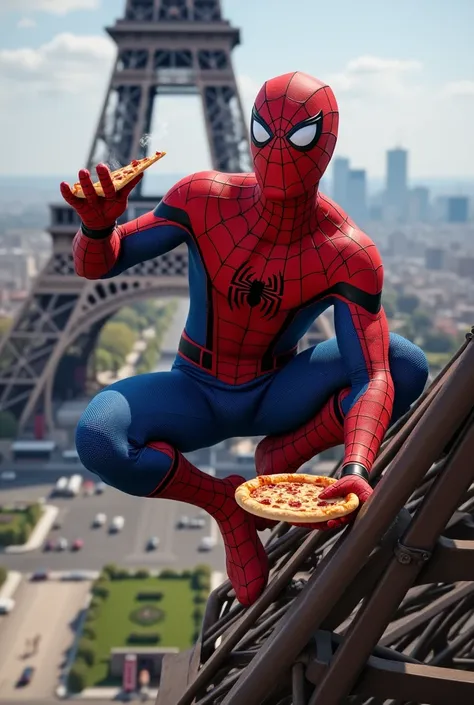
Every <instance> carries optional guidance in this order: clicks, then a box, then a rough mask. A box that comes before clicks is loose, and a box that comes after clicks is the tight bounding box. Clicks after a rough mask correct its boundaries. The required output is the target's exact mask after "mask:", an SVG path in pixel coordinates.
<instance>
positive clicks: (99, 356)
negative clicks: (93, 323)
mask: <svg viewBox="0 0 474 705" xmlns="http://www.w3.org/2000/svg"><path fill="white" fill-rule="evenodd" d="M94 364H95V369H96V371H97V372H108V371H109V370H112V369H113V367H114V358H113V355H112V354H111V353H110V352H109V351H108V350H105V349H104V348H96V350H95V353H94Z"/></svg>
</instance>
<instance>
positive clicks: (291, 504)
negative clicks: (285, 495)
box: [288, 499, 301, 508]
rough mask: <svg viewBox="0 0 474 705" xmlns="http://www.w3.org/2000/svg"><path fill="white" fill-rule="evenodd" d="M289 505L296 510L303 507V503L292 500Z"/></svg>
mask: <svg viewBox="0 0 474 705" xmlns="http://www.w3.org/2000/svg"><path fill="white" fill-rule="evenodd" d="M288 504H289V506H290V507H294V508H297V507H301V502H299V501H298V500H297V499H290V501H289V502H288Z"/></svg>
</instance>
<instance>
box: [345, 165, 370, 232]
mask: <svg viewBox="0 0 474 705" xmlns="http://www.w3.org/2000/svg"><path fill="white" fill-rule="evenodd" d="M347 212H348V214H349V216H350V217H351V218H352V220H353V221H354V222H355V223H356V224H357V225H363V224H364V223H366V222H367V219H368V211H367V174H366V172H365V170H364V169H350V171H349V178H348V180H347Z"/></svg>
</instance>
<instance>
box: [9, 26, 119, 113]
mask: <svg viewBox="0 0 474 705" xmlns="http://www.w3.org/2000/svg"><path fill="white" fill-rule="evenodd" d="M114 54H115V47H114V44H113V42H112V41H111V40H109V39H108V38H106V37H100V36H78V35H75V34H69V33H64V34H58V35H57V36H56V37H54V38H53V39H52V40H51V41H50V42H48V43H47V44H43V45H41V46H40V47H38V48H37V49H31V48H21V49H3V50H0V85H2V90H4V91H5V92H6V93H7V94H8V96H9V97H10V99H13V98H14V97H15V95H18V94H19V93H25V92H28V93H31V92H33V93H45V92H46V93H61V94H64V93H72V94H83V93H84V92H86V91H92V92H94V93H95V92H96V90H97V88H98V87H99V86H102V84H103V78H104V76H106V75H107V74H108V71H109V69H110V66H111V63H112V60H113V57H114Z"/></svg>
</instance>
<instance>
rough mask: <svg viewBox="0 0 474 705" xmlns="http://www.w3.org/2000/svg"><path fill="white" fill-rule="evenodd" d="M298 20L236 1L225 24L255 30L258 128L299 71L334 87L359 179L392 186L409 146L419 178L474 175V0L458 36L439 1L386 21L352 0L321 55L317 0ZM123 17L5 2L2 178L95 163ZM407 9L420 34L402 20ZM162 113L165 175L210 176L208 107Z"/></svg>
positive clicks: (98, 5)
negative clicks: (396, 154)
mask: <svg viewBox="0 0 474 705" xmlns="http://www.w3.org/2000/svg"><path fill="white" fill-rule="evenodd" d="M12 8H16V10H15V11H13V9H12ZM287 10H288V6H287V3H283V2H273V3H270V2H269V1H267V0H262V1H261V2H260V3H259V5H258V7H256V8H253V9H252V13H250V12H249V9H248V6H247V8H245V7H243V4H239V3H237V2H236V1H235V0H227V2H225V3H224V4H223V13H224V16H225V18H226V19H228V20H229V21H231V23H232V24H233V25H235V26H237V27H240V28H241V29H242V39H243V46H242V47H241V48H239V49H238V50H237V51H236V52H235V56H233V59H234V67H235V70H236V74H237V76H238V79H239V85H240V90H241V94H242V100H243V103H244V108H245V112H246V117H248V115H249V112H250V108H251V104H252V102H253V99H254V97H255V94H256V92H257V91H258V89H259V87H260V85H261V83H262V82H263V81H264V80H265V79H266V78H268V77H269V76H271V75H275V74H277V73H283V72H286V71H291V70H294V69H299V70H303V71H308V72H310V73H316V74H317V75H319V77H320V78H322V79H324V80H327V81H328V82H329V83H330V84H331V85H333V87H334V90H335V92H336V95H337V97H338V100H339V103H340V109H341V130H340V141H339V145H338V148H337V153H336V154H337V156H342V155H347V156H348V157H349V158H350V159H351V162H352V163H353V164H354V168H358V169H366V170H367V172H368V173H369V174H371V175H372V176H374V177H380V176H381V175H382V174H383V171H384V156H383V155H384V152H385V151H386V150H387V149H390V148H393V147H395V146H396V145H401V146H403V147H405V148H407V149H408V150H409V151H410V154H411V159H412V165H411V175H412V178H414V179H415V180H417V181H420V180H422V179H423V178H427V177H430V176H431V177H438V178H443V177H445V178H454V179H459V180H463V179H469V178H473V177H474V163H473V162H472V160H470V159H469V158H468V157H469V154H470V153H472V152H473V151H474V137H473V134H472V129H471V125H472V122H473V120H474V80H473V79H472V72H470V71H469V70H468V69H469V65H470V64H469V61H471V63H472V50H470V49H469V43H468V42H467V41H466V42H464V41H463V37H464V35H466V40H467V34H468V27H469V26H472V20H473V19H474V8H473V7H472V6H471V4H470V3H469V2H468V1H467V0H460V2H458V4H457V12H456V14H455V15H454V16H452V17H451V18H450V23H449V29H448V28H447V27H446V22H445V16H444V15H445V8H444V7H443V3H441V2H439V1H437V2H428V0H421V1H420V2H419V3H417V6H416V7H412V3H411V2H409V0H401V2H400V3H397V6H396V8H395V7H394V8H393V9H391V8H383V10H382V9H381V8H380V7H379V6H378V5H377V3H376V2H375V1H374V0H364V1H363V2H362V4H360V3H359V4H358V6H357V8H355V7H353V6H351V4H350V2H349V1H348V0H341V2H340V3H339V4H338V7H337V8H335V7H329V8H325V13H326V15H325V22H326V23H327V26H331V24H334V23H336V20H337V21H339V25H338V35H339V36H340V39H339V40H338V41H337V42H334V40H333V35H332V33H325V32H321V33H320V34H319V35H318V36H317V39H318V43H317V47H318V49H317V51H316V52H315V49H314V41H311V40H314V29H313V27H317V26H320V18H319V16H318V15H317V11H316V10H315V9H314V7H313V5H312V3H311V2H310V0H301V1H300V2H299V5H298V11H297V12H293V13H291V12H290V13H288V11H287ZM361 10H365V12H362V11H361ZM123 11H124V2H118V3H117V2H116V1H115V0H114V2H112V0H102V2H101V1H100V0H67V1H66V0H21V2H19V1H18V0H15V2H13V0H4V2H3V3H2V8H1V9H0V13H2V19H3V23H2V30H1V31H0V32H1V33H0V41H1V46H2V49H1V50H0V77H2V78H3V86H4V89H3V90H4V94H3V95H1V96H0V97H1V98H2V99H3V100H4V102H5V104H6V107H7V110H6V111H5V112H3V113H2V117H1V118H0V125H1V136H0V149H1V151H2V153H3V154H4V155H5V161H4V163H3V164H0V173H2V174H31V175H34V174H37V175H41V174H54V175H56V174H62V173H64V174H69V173H70V172H75V171H77V169H78V168H80V167H81V166H82V165H83V164H84V162H85V159H86V156H87V152H88V150H89V147H90V143H91V140H92V136H93V132H94V130H95V127H96V122H97V117H98V112H99V110H100V107H101V105H102V102H103V99H104V94H105V91H106V85H107V80H108V77H109V73H110V69H111V66H112V62H113V56H114V46H113V44H112V42H111V41H110V40H109V39H108V38H107V36H106V34H105V32H104V31H103V27H104V26H105V25H110V24H112V23H113V22H114V21H115V20H116V19H117V18H119V17H121V16H122V14H123ZM405 11H406V12H408V11H409V12H410V18H411V19H410V23H408V24H407V23H406V22H404V21H403V22H402V19H403V18H404V17H406V16H407V15H406V12H405ZM282 12H285V22H284V23H282V22H281V21H279V18H280V19H281V13H282ZM341 15H342V16H344V18H345V21H344V23H343V24H344V27H342V26H341V24H340V16H341ZM305 17H306V19H305V21H304V22H302V21H301V20H302V18H303V19H304V18H305ZM362 18H363V21H362ZM313 20H314V21H313ZM387 26H390V27H391V28H392V29H391V31H390V32H387V31H386V27H387ZM262 27H265V32H263V31H262ZM400 32H403V36H404V43H403V49H401V48H400V42H399V33H400ZM326 34H327V37H326ZM296 36H297V37H298V41H297V42H294V44H291V49H290V50H289V51H288V52H282V51H281V46H282V45H284V46H285V47H288V37H296ZM441 36H442V38H443V41H442V44H441V46H443V52H439V51H438V50H436V51H435V50H434V46H438V47H439V46H440V44H439V43H438V44H437V43H436V42H433V37H434V38H436V37H439V38H440V41H441ZM285 37H286V41H284V39H285ZM362 47H363V50H362ZM315 53H316V55H315ZM256 56H258V61H256V60H255V57H256ZM256 66H257V68H255V67H256ZM98 69H99V70H98ZM59 100H60V106H61V110H60V111H58V110H57V106H58V101H59ZM157 111H158V112H157V118H156V119H155V120H154V125H153V129H152V134H153V140H154V143H153V147H154V146H156V148H163V149H165V148H166V150H167V151H168V156H167V158H166V164H165V162H163V166H162V167H161V168H162V169H163V170H165V169H166V172H167V173H175V172H176V173H177V172H189V171H194V170H200V169H203V168H204V169H205V168H208V167H209V166H210V160H209V155H208V148H207V144H206V140H205V139H204V127H203V120H202V115H201V113H200V111H198V110H197V101H196V100H194V99H188V98H186V99H183V100H181V99H180V98H178V99H174V98H168V99H165V100H163V102H162V103H160V102H158V103H157ZM190 114H191V115H192V122H191V125H190V121H189V115H190ZM452 124H453V125H454V124H455V125H456V129H455V130H453V132H452V133H451V132H450V131H449V129H450V125H452ZM447 130H448V131H449V133H448V134H447ZM38 135H41V139H38V138H37V136H38ZM155 143H156V145H155ZM23 145H27V146H28V149H26V148H24V147H23ZM7 165H8V166H7ZM163 173H164V172H163Z"/></svg>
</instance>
